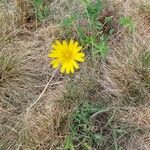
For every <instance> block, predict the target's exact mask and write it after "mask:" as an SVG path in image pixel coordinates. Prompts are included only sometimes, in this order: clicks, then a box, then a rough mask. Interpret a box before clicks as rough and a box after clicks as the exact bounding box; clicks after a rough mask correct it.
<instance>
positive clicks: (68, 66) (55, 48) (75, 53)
mask: <svg viewBox="0 0 150 150" xmlns="http://www.w3.org/2000/svg"><path fill="white" fill-rule="evenodd" d="M81 50H82V47H81V46H79V43H78V42H76V41H73V40H70V42H69V43H67V42H66V41H63V42H62V43H61V42H60V41H58V40H57V41H55V43H54V44H52V51H51V53H50V54H49V55H48V56H49V57H50V58H52V59H53V60H52V62H51V64H52V66H53V68H57V67H61V69H60V72H61V73H64V72H66V73H67V74H69V73H74V71H75V69H79V65H78V63H77V62H84V57H85V54H84V53H83V52H81Z"/></svg>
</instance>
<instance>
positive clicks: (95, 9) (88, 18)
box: [62, 0, 112, 57]
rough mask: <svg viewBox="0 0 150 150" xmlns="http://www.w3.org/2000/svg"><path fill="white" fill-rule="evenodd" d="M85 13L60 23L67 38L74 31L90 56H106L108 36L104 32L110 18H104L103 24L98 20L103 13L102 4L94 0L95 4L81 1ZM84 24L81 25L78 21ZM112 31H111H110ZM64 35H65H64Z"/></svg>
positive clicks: (99, 0)
mask: <svg viewBox="0 0 150 150" xmlns="http://www.w3.org/2000/svg"><path fill="white" fill-rule="evenodd" d="M82 3H83V5H84V7H85V12H84V13H83V14H82V18H81V15H79V14H78V13H76V14H74V15H72V16H70V17H67V18H65V19H64V20H63V22H62V27H63V28H64V29H65V30H64V31H65V32H66V31H67V36H68V35H72V32H73V31H74V30H76V33H77V38H79V40H80V42H81V43H82V44H83V45H84V46H85V47H88V49H91V51H90V52H91V53H92V55H96V54H100V55H101V56H103V57H104V56H106V54H107V52H108V44H107V43H108V39H109V35H110V34H109V35H108V34H106V33H105V32H104V27H105V25H106V24H108V23H111V21H112V17H111V16H109V17H105V18H104V23H102V22H101V21H100V20H99V17H100V15H101V13H102V11H103V2H102V1H101V0H96V2H95V3H93V2H91V1H82ZM79 18H80V20H83V21H82V22H83V23H85V25H83V24H82V23H80V20H79ZM110 30H112V29H110ZM65 34H66V33H65Z"/></svg>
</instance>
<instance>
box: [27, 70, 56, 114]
mask: <svg viewBox="0 0 150 150" xmlns="http://www.w3.org/2000/svg"><path fill="white" fill-rule="evenodd" d="M56 72H57V69H56V70H55V71H54V73H53V75H52V76H51V78H50V79H49V81H48V82H47V84H46V86H45V88H44V89H43V91H42V93H41V94H40V95H39V97H38V98H37V99H36V100H35V101H34V102H33V103H32V104H31V105H30V107H28V108H27V112H29V110H30V109H31V108H32V107H33V106H34V105H35V104H36V103H37V102H38V101H39V100H40V99H41V97H42V96H43V94H44V93H45V91H46V90H47V88H48V86H49V85H50V83H51V81H52V79H53V78H54V76H55V74H56Z"/></svg>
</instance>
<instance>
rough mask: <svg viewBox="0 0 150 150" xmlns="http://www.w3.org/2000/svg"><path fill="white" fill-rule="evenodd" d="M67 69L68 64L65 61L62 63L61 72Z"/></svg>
mask: <svg viewBox="0 0 150 150" xmlns="http://www.w3.org/2000/svg"><path fill="white" fill-rule="evenodd" d="M65 70H66V64H65V63H64V64H63V65H62V67H61V70H60V72H61V73H64V72H65Z"/></svg>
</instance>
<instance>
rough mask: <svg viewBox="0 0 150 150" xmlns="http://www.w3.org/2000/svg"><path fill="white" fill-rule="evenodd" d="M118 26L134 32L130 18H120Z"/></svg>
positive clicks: (133, 25)
mask: <svg viewBox="0 0 150 150" xmlns="http://www.w3.org/2000/svg"><path fill="white" fill-rule="evenodd" d="M119 23H120V25H122V26H123V27H124V28H127V29H129V30H130V31H134V30H135V24H134V22H133V20H132V18H131V17H130V16H127V17H121V18H120V20H119Z"/></svg>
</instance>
